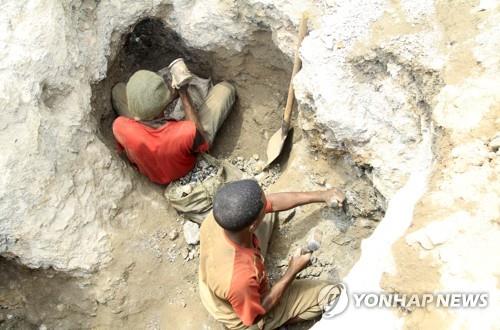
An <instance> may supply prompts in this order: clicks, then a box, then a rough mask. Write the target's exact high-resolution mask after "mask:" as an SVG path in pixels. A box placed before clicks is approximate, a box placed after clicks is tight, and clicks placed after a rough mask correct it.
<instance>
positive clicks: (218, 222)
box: [199, 180, 345, 329]
mask: <svg viewBox="0 0 500 330" xmlns="http://www.w3.org/2000/svg"><path fill="white" fill-rule="evenodd" d="M333 201H336V202H338V204H339V205H342V203H343V201H344V195H343V193H342V192H341V191H340V190H338V189H335V188H334V189H331V190H327V191H313V192H287V193H273V194H268V195H265V194H264V193H263V191H262V189H261V188H260V186H259V184H258V183H257V182H256V181H254V180H240V181H234V182H231V183H228V184H226V185H224V186H223V187H222V188H221V189H220V190H219V191H218V192H217V194H216V196H215V199H214V206H213V211H212V213H211V214H210V215H209V216H208V217H207V219H205V221H204V222H203V224H202V226H201V231H200V244H201V246H200V268H199V289H200V296H201V300H202V302H203V305H204V306H205V308H206V309H207V310H208V312H209V313H210V314H211V315H212V316H213V317H214V318H215V319H216V320H218V321H219V322H221V323H222V324H223V325H224V326H225V327H226V328H228V329H275V328H278V327H279V326H281V325H283V324H290V323H295V322H300V321H303V320H309V319H313V318H316V317H318V316H320V315H321V313H322V311H323V309H324V308H325V307H326V306H327V305H329V304H330V303H332V302H335V301H336V300H337V297H338V296H339V295H340V294H341V291H342V290H343V288H342V286H341V285H335V284H333V283H330V282H328V281H319V280H294V279H295V276H296V275H297V273H299V272H300V271H301V270H302V269H304V268H306V267H307V266H308V264H309V262H310V257H311V254H310V253H307V254H303V255H301V256H294V257H292V258H291V259H290V262H289V267H288V269H287V270H286V272H285V274H284V275H283V277H282V278H281V279H280V280H279V281H277V282H276V283H275V284H274V286H272V287H270V285H269V280H268V277H267V273H266V270H265V267H264V257H265V255H266V252H267V248H268V244H269V239H270V237H271V232H272V228H273V226H274V221H275V213H274V212H279V211H284V210H288V209H291V208H294V207H297V206H300V205H304V204H309V203H320V202H326V203H329V204H330V203H331V202H333ZM344 294H345V292H344Z"/></svg>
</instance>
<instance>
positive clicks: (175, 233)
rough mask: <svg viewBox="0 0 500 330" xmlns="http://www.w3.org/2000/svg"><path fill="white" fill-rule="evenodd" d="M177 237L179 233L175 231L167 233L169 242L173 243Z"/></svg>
mask: <svg viewBox="0 0 500 330" xmlns="http://www.w3.org/2000/svg"><path fill="white" fill-rule="evenodd" d="M177 237H179V232H178V231H177V230H176V229H173V230H172V231H171V232H170V233H168V238H169V239H170V240H171V241H174V240H175V239H176V238H177Z"/></svg>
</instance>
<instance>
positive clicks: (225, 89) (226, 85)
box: [214, 81, 236, 106]
mask: <svg viewBox="0 0 500 330" xmlns="http://www.w3.org/2000/svg"><path fill="white" fill-rule="evenodd" d="M214 89H216V90H217V94H218V96H219V97H220V98H221V99H225V100H227V101H228V102H230V103H231V106H232V105H233V103H234V100H235V98H236V87H234V85H233V84H231V83H230V82H228V81H222V82H220V83H218V84H217V85H215V86H214Z"/></svg>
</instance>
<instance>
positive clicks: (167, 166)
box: [113, 116, 208, 184]
mask: <svg viewBox="0 0 500 330" xmlns="http://www.w3.org/2000/svg"><path fill="white" fill-rule="evenodd" d="M113 134H114V136H115V138H116V140H117V142H118V146H119V149H122V150H125V152H126V153H127V157H128V159H129V160H130V161H131V162H132V163H133V164H135V165H136V166H137V168H138V169H139V172H141V173H142V174H144V175H146V176H147V177H148V178H149V179H150V180H151V181H153V182H155V183H159V184H168V183H169V182H170V181H173V180H176V179H179V178H181V177H183V176H184V175H186V174H187V173H189V171H191V170H192V169H193V167H194V165H195V164H196V152H205V151H207V150H208V143H206V142H204V143H203V144H202V145H201V146H200V147H198V149H197V150H193V141H194V139H195V137H196V126H195V124H194V123H193V122H192V121H188V120H183V121H168V122H167V123H166V124H164V125H162V126H160V127H158V128H153V127H149V126H147V125H144V124H142V123H140V122H138V121H136V120H133V119H130V118H127V117H123V116H121V117H118V118H116V119H115V121H114V122H113Z"/></svg>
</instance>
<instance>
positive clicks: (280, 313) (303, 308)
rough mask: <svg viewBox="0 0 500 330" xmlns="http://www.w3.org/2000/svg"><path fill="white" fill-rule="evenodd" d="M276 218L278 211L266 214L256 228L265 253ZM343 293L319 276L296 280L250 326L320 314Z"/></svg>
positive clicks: (272, 325) (269, 325) (264, 326)
mask: <svg viewBox="0 0 500 330" xmlns="http://www.w3.org/2000/svg"><path fill="white" fill-rule="evenodd" d="M276 219H277V213H268V214H266V216H265V218H264V220H263V221H262V223H261V224H260V225H259V227H258V228H257V230H256V231H255V235H256V236H257V238H258V239H259V242H260V249H261V253H262V256H264V258H265V256H266V254H267V251H268V250H269V243H270V241H271V236H272V232H273V228H274V224H275V222H276ZM339 294H340V291H339V289H338V288H337V287H336V286H335V285H334V284H333V283H331V282H328V281H320V280H294V281H293V282H292V284H290V286H289V287H288V288H287V289H286V290H285V292H284V293H283V296H282V297H281V299H280V301H279V302H278V304H277V305H276V306H274V308H273V309H271V310H270V311H269V312H268V313H267V314H266V315H265V316H264V318H263V320H262V322H259V324H258V325H254V326H252V327H250V328H249V329H252V330H256V329H265V330H268V329H269V330H270V329H275V328H278V327H280V326H281V325H283V324H285V323H286V322H287V321H288V320H290V319H293V318H300V319H302V320H312V319H315V318H317V317H319V316H320V315H321V314H322V312H323V308H324V306H325V305H327V304H328V303H329V302H330V301H332V299H333V300H334V299H336V297H337V296H338V295H339Z"/></svg>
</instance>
